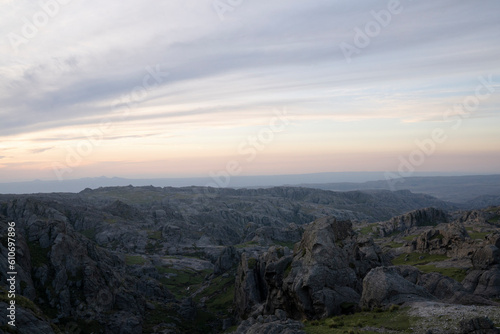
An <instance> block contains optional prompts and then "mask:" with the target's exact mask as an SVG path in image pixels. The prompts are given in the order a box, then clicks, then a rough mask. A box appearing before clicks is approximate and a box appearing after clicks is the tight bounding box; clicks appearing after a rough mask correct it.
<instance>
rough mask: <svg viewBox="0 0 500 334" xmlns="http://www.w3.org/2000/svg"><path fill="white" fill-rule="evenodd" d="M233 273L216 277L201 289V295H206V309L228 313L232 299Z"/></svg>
mask: <svg viewBox="0 0 500 334" xmlns="http://www.w3.org/2000/svg"><path fill="white" fill-rule="evenodd" d="M234 280H235V277H234V275H229V276H228V277H222V276H219V277H216V278H214V279H213V280H212V281H211V282H210V286H209V287H208V288H206V289H205V290H203V292H202V296H205V297H208V300H207V302H206V305H207V308H208V310H210V311H212V312H215V313H222V314H229V312H230V309H231V308H232V306H233V299H234Z"/></svg>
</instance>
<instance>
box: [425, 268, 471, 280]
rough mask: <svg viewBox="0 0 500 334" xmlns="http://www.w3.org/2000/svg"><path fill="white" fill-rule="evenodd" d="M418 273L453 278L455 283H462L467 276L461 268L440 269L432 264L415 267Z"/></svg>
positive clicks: (465, 271)
mask: <svg viewBox="0 0 500 334" xmlns="http://www.w3.org/2000/svg"><path fill="white" fill-rule="evenodd" d="M416 267H417V268H418V269H419V270H420V271H422V272H424V273H431V272H434V273H440V274H441V275H444V276H448V277H450V278H453V279H454V280H455V281H457V282H462V281H463V280H464V278H465V276H467V270H465V269H461V268H440V267H436V266H435V265H432V264H427V265H421V266H416Z"/></svg>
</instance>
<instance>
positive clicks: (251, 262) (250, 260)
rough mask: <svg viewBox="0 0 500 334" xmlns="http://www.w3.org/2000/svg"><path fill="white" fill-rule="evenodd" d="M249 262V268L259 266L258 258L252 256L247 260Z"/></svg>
mask: <svg viewBox="0 0 500 334" xmlns="http://www.w3.org/2000/svg"><path fill="white" fill-rule="evenodd" d="M247 263H248V269H255V268H256V267H257V259H254V258H250V259H248V261H247Z"/></svg>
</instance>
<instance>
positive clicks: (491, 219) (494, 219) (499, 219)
mask: <svg viewBox="0 0 500 334" xmlns="http://www.w3.org/2000/svg"><path fill="white" fill-rule="evenodd" d="M499 221H500V216H496V217H493V218H490V219H488V222H489V223H493V224H496V223H498V222H499Z"/></svg>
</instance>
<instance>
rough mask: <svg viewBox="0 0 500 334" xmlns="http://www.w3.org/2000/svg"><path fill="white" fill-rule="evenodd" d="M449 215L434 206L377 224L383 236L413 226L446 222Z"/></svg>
mask: <svg viewBox="0 0 500 334" xmlns="http://www.w3.org/2000/svg"><path fill="white" fill-rule="evenodd" d="M448 220H449V215H448V214H447V213H446V212H444V211H443V210H439V209H435V208H426V209H419V210H414V211H411V212H408V213H406V214H404V215H401V216H397V217H393V218H391V219H390V220H389V221H387V222H384V223H380V224H379V234H380V236H381V237H385V236H387V235H389V234H391V233H394V232H406V231H409V230H411V229H412V228H415V227H420V226H435V225H438V224H441V223H448Z"/></svg>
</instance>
